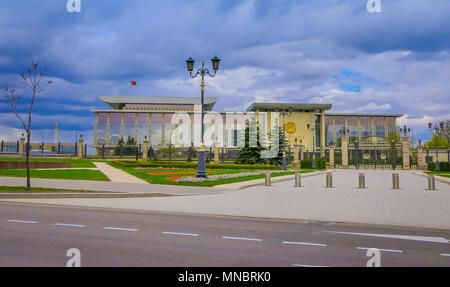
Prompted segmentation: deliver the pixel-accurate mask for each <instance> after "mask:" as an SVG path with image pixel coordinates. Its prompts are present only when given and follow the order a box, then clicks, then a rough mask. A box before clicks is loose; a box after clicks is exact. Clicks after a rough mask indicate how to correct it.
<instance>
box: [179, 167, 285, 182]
mask: <svg viewBox="0 0 450 287" xmlns="http://www.w3.org/2000/svg"><path fill="white" fill-rule="evenodd" d="M266 172H267V171H252V172H241V173H231V174H218V175H211V176H208V177H207V178H197V177H191V176H184V177H179V178H177V179H175V180H174V182H176V183H194V182H205V181H215V180H221V179H232V178H241V177H247V176H254V175H261V174H266ZM283 172H284V171H281V170H279V171H278V170H277V171H271V173H283Z"/></svg>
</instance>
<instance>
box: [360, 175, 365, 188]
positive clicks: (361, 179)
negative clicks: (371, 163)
mask: <svg viewBox="0 0 450 287" xmlns="http://www.w3.org/2000/svg"><path fill="white" fill-rule="evenodd" d="M359 188H366V175H365V174H364V173H360V174H359Z"/></svg>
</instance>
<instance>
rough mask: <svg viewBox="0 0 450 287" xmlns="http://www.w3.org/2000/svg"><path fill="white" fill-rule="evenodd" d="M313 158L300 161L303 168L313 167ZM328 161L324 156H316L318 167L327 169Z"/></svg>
mask: <svg viewBox="0 0 450 287" xmlns="http://www.w3.org/2000/svg"><path fill="white" fill-rule="evenodd" d="M312 164H313V160H312V159H311V158H307V159H304V160H302V161H301V162H300V165H301V167H302V168H312ZM326 165H327V162H326V160H325V159H324V158H321V157H319V158H316V168H318V169H325V168H326Z"/></svg>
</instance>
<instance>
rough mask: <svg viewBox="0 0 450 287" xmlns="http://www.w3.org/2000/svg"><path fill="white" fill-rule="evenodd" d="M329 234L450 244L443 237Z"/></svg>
mask: <svg viewBox="0 0 450 287" xmlns="http://www.w3.org/2000/svg"><path fill="white" fill-rule="evenodd" d="M327 232H329V233H335V234H347V235H359V236H371V237H379V238H391V239H402V240H414V241H423V242H434V243H445V244H448V243H449V241H448V240H447V239H445V238H443V237H430V236H413V235H396V234H376V233H357V232H342V231H327Z"/></svg>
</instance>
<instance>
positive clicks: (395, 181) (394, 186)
mask: <svg viewBox="0 0 450 287" xmlns="http://www.w3.org/2000/svg"><path fill="white" fill-rule="evenodd" d="M392 189H400V180H399V177H398V173H393V174H392Z"/></svg>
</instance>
